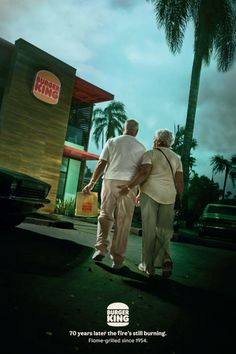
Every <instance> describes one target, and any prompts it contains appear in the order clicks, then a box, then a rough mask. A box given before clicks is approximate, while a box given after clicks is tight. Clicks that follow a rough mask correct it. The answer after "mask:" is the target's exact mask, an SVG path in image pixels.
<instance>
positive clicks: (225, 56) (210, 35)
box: [146, 0, 236, 189]
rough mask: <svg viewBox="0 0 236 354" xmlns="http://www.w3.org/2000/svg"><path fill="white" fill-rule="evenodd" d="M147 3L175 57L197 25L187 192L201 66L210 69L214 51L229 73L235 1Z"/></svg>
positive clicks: (185, 155)
mask: <svg viewBox="0 0 236 354" xmlns="http://www.w3.org/2000/svg"><path fill="white" fill-rule="evenodd" d="M146 1H151V2H152V3H153V5H154V12H155V15H156V21H157V24H158V26H159V27H164V29H165V33H166V40H167V43H168V45H169V47H170V50H171V52H172V53H173V54H175V53H177V52H180V50H181V47H182V43H183V39H184V33H185V29H186V26H187V23H188V22H190V21H192V22H193V24H194V31H195V33H194V35H195V36H194V59H193V66H192V74H191V82H190V90H189V99H188V109H187V117H186V124H185V134H184V143H183V150H182V154H181V155H182V162H183V168H184V180H185V187H186V189H187V188H188V181H189V163H190V150H191V144H192V137H193V130H194V121H195V114H196V107H197V100H198V91H199V83H200V76H201V68H202V63H205V64H206V65H209V64H210V59H211V56H212V53H213V51H214V53H215V58H216V60H217V67H218V70H219V71H223V72H225V71H228V69H229V68H230V66H231V65H232V62H233V59H234V53H235V49H236V0H172V1H171V0H146Z"/></svg>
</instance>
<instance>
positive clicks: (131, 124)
mask: <svg viewBox="0 0 236 354" xmlns="http://www.w3.org/2000/svg"><path fill="white" fill-rule="evenodd" d="M124 128H125V129H126V130H127V131H128V132H129V131H130V130H135V131H138V128H139V123H138V122H137V121H136V120H134V119H127V121H126V122H125V125H124Z"/></svg>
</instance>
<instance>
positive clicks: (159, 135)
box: [155, 129, 175, 147]
mask: <svg viewBox="0 0 236 354" xmlns="http://www.w3.org/2000/svg"><path fill="white" fill-rule="evenodd" d="M155 140H161V141H162V142H163V143H165V144H166V145H167V147H170V146H171V145H172V144H173V143H174V140H175V138H174V134H173V133H172V132H171V131H170V130H168V129H158V130H157V131H156V133H155Z"/></svg>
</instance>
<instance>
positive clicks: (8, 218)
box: [0, 167, 51, 228]
mask: <svg viewBox="0 0 236 354" xmlns="http://www.w3.org/2000/svg"><path fill="white" fill-rule="evenodd" d="M50 189H51V185H50V184H48V183H46V182H43V181H41V180H39V179H37V178H34V177H31V176H28V175H26V174H23V173H19V172H16V171H12V170H8V169H6V168H1V167H0V228H6V227H7V228H8V227H13V226H16V225H18V224H20V223H22V222H23V221H24V219H25V217H26V216H27V215H29V214H31V213H33V212H35V211H36V210H38V209H39V208H41V207H43V206H44V205H45V204H48V203H50V200H49V199H47V196H48V193H49V191H50Z"/></svg>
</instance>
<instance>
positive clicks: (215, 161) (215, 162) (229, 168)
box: [211, 155, 236, 199]
mask: <svg viewBox="0 0 236 354" xmlns="http://www.w3.org/2000/svg"><path fill="white" fill-rule="evenodd" d="M211 166H213V168H212V172H213V173H215V174H216V173H221V172H225V178H224V186H223V192H222V195H223V199H224V197H225V188H226V182H227V179H228V176H230V178H231V181H232V183H233V186H234V184H235V180H236V155H233V156H232V157H231V159H230V160H227V159H225V158H224V156H222V155H215V156H213V157H212V158H211Z"/></svg>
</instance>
